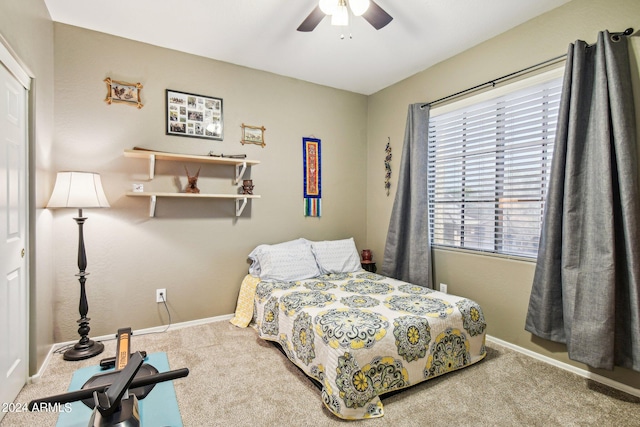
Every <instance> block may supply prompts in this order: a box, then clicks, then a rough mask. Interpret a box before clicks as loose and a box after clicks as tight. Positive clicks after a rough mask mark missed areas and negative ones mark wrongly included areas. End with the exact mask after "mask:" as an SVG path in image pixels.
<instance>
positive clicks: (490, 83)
mask: <svg viewBox="0 0 640 427" xmlns="http://www.w3.org/2000/svg"><path fill="white" fill-rule="evenodd" d="M609 34H610V36H611V37H613V38H614V40H616V39H615V38H616V37H620V36H630V35H631V34H633V28H627V29H626V30H624V31H622V32H618V33H609ZM566 56H567V54H566V53H565V54H564V55H559V56H556V57H555V58H551V59H547V60H546V61H542V62H539V63H537V64H535V65H531V66H530V67H527V68H523V69H522V70H518V71H514V72H513V73H509V74H506V75H504V76H502V77H498V78H497V79H493V80H490V81H488V82H485V83H482V84H479V85H476V86H473V87H470V88H468V89H465V90H461V91H460V92H456V93H454V94H452V95H447V96H445V97H443V98H440V99H436V100H435V101H431V102H427V103H425V104H422V105H421V106H420V108H424V107H426V106H427V105H433V104H437V103H439V102H442V101H446V100H448V99H451V98H455V97H457V96H460V95H463V94H465V93H467V92H473V91H475V90H478V89H481V88H483V87H485V86H495V84H496V83H498V82H500V81H502V80H506V79H509V78H511V77H514V76H517V75H519V74H524V73H526V72H527V71H531V70H534V69H536V68H541V67H543V66H545V65H548V64H551V63H553V62H556V61H559V60H560V59H563V58H565V57H566Z"/></svg>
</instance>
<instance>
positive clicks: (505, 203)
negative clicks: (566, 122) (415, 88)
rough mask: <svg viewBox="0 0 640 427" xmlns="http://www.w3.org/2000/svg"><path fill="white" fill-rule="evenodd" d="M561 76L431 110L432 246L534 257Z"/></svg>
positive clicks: (429, 172)
mask: <svg viewBox="0 0 640 427" xmlns="http://www.w3.org/2000/svg"><path fill="white" fill-rule="evenodd" d="M561 71H562V70H559V71H558V70H556V71H554V72H552V74H551V76H550V75H548V74H547V75H544V76H536V77H534V78H531V79H527V81H524V82H518V83H516V84H513V85H510V86H505V87H503V88H500V89H495V90H492V91H489V92H487V93H484V94H482V95H478V96H475V97H471V98H467V99H465V100H463V101H461V102H459V103H455V104H451V105H449V106H445V107H442V108H437V109H432V111H431V118H430V119H429V166H428V180H429V181H428V184H429V185H428V197H429V225H430V233H431V242H432V244H433V245H441V246H449V247H456V248H465V249H473V250H479V251H486V252H492V253H500V254H508V255H517V256H525V257H535V256H536V255H537V252H538V239H539V236H540V225H541V222H542V213H543V211H544V200H545V197H546V191H547V182H548V180H549V173H550V169H551V159H552V156H553V146H554V140H555V131H556V123H557V115H558V107H559V103H560V92H561V89H562V78H561V77H557V76H558V75H559V74H560V73H561ZM552 77H553V78H552ZM541 80H542V82H541ZM532 83H533V85H532ZM523 86H525V87H523ZM497 91H500V93H496V92H497ZM487 94H489V95H487ZM489 96H490V97H491V98H492V99H487V98H488V97H489ZM462 103H464V106H461V105H460V104H462Z"/></svg>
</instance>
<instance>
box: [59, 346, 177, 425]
mask: <svg viewBox="0 0 640 427" xmlns="http://www.w3.org/2000/svg"><path fill="white" fill-rule="evenodd" d="M144 363H148V364H149V365H153V366H154V367H155V368H156V369H157V370H158V372H167V371H169V370H170V369H169V360H168V359H167V354H166V353H152V354H149V355H147V357H146V358H145V359H144ZM112 370H113V369H109V370H102V369H100V366H98V365H96V366H88V367H86V368H82V369H78V370H77V371H75V372H74V373H73V377H72V378H71V384H69V389H68V391H75V390H80V388H82V385H83V384H84V383H85V382H87V380H88V379H89V378H91V377H92V376H93V375H95V374H97V373H100V372H109V371H112ZM138 408H139V410H140V419H141V421H142V426H143V427H161V426H162V427H163V426H171V427H182V418H181V417H180V410H179V409H178V401H177V400H176V392H175V390H174V388H173V382H171V381H165V382H162V383H158V384H156V385H155V387H154V388H153V390H152V391H151V393H149V394H148V395H147V397H145V398H144V399H142V400H140V401H138ZM91 412H92V410H91V409H89V408H88V407H87V406H86V405H85V404H84V403H82V402H73V403H72V404H71V409H70V410H69V411H66V412H61V413H60V416H58V423H57V424H56V427H87V425H88V424H89V418H91Z"/></svg>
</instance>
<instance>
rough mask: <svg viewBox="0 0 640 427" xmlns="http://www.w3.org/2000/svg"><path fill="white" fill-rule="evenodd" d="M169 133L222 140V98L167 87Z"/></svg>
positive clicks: (167, 127)
mask: <svg viewBox="0 0 640 427" xmlns="http://www.w3.org/2000/svg"><path fill="white" fill-rule="evenodd" d="M166 105H167V117H166V133H167V135H178V136H189V137H192V138H204V139H215V140H217V141H222V138H223V130H224V122H223V120H222V98H214V97H211V96H203V95H195V94H193V93H186V92H178V91H175V90H170V89H167V100H166Z"/></svg>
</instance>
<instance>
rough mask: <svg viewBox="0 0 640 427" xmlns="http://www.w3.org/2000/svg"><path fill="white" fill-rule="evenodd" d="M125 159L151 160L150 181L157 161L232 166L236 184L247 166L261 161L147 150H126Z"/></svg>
mask: <svg viewBox="0 0 640 427" xmlns="http://www.w3.org/2000/svg"><path fill="white" fill-rule="evenodd" d="M124 156H125V157H132V158H136V159H148V160H149V179H153V178H154V176H155V169H156V160H169V161H177V160H182V161H187V162H199V163H209V164H216V165H231V166H235V168H236V176H235V180H234V184H237V183H239V182H240V180H241V179H242V177H243V176H244V173H245V171H246V170H247V166H253V165H257V164H259V163H260V161H259V160H248V159H233V158H229V157H215V156H197V155H192V154H176V153H164V152H162V151H147V150H124Z"/></svg>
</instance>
